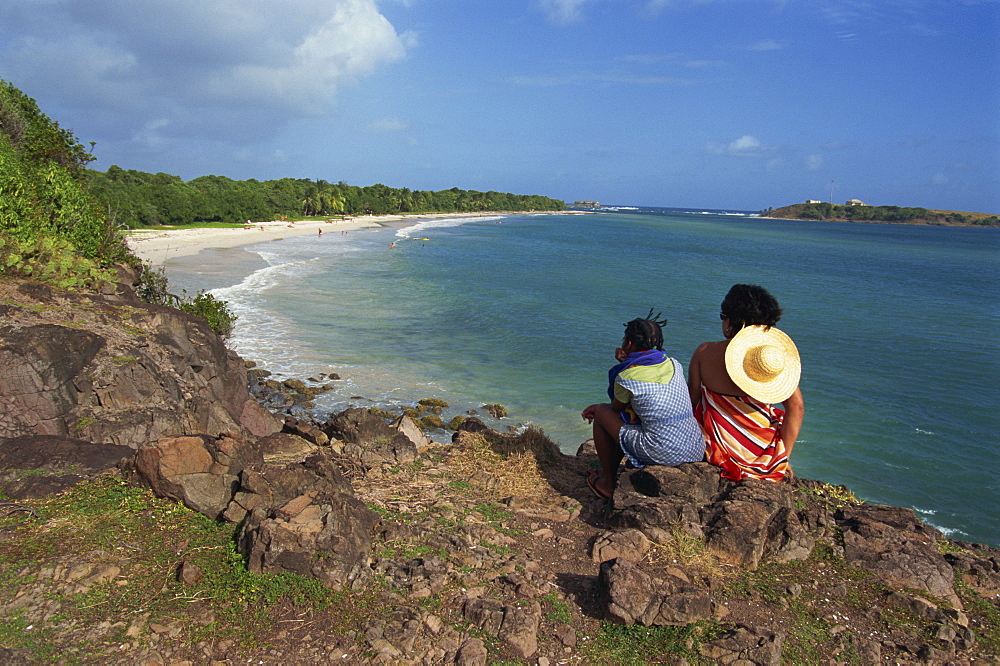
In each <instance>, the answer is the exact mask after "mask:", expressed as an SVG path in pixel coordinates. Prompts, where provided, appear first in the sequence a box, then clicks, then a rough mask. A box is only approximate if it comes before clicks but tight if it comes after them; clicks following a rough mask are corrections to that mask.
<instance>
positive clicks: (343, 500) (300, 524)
mask: <svg viewBox="0 0 1000 666" xmlns="http://www.w3.org/2000/svg"><path fill="white" fill-rule="evenodd" d="M377 522H378V514H376V513H375V512H374V511H372V510H371V509H369V508H368V507H366V506H365V505H364V503H362V502H361V501H360V500H358V499H356V498H355V497H353V496H351V495H348V494H345V493H336V492H334V493H330V492H316V491H311V492H307V493H304V494H302V495H299V496H298V497H296V498H294V499H292V500H290V501H289V502H287V503H286V504H284V505H283V506H280V507H278V508H276V509H273V510H268V509H266V508H263V507H261V508H256V509H254V510H253V511H252V512H251V513H250V515H249V516H248V517H247V519H246V521H245V522H244V523H243V526H242V527H241V529H240V533H239V545H240V551H241V552H243V553H244V554H246V555H247V559H248V562H247V564H248V568H249V569H250V571H252V572H254V573H280V572H283V571H288V572H292V573H297V574H300V575H302V576H309V577H312V578H316V579H318V580H319V581H320V582H321V583H323V584H324V585H326V586H327V587H330V588H333V589H343V588H352V589H358V588H360V587H362V586H364V584H365V583H367V581H368V580H369V579H370V578H371V575H372V572H371V568H370V567H369V560H370V556H369V551H370V548H371V534H372V528H373V527H374V526H375V524H376V523H377Z"/></svg>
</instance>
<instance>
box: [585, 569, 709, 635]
mask: <svg viewBox="0 0 1000 666" xmlns="http://www.w3.org/2000/svg"><path fill="white" fill-rule="evenodd" d="M691 578H692V577H691V576H688V575H686V574H685V573H684V571H683V569H681V568H675V569H674V570H672V571H668V575H667V576H666V577H662V578H661V577H653V576H651V575H650V574H647V573H646V572H644V571H642V570H641V569H640V568H639V567H637V566H636V565H635V564H634V563H633V562H631V561H629V560H626V559H624V558H617V559H614V560H609V561H607V562H604V563H603V564H602V565H601V572H600V586H601V590H602V594H603V597H604V600H605V608H606V615H607V617H608V619H610V620H614V621H616V622H620V623H622V624H626V625H632V624H641V625H643V626H645V627H651V626H665V625H675V626H679V625H686V624H691V623H692V622H698V621H700V620H706V619H708V618H710V617H712V597H711V594H710V592H709V591H708V590H707V589H704V588H701V587H698V586H696V585H693V584H692V583H691V582H690V580H691Z"/></svg>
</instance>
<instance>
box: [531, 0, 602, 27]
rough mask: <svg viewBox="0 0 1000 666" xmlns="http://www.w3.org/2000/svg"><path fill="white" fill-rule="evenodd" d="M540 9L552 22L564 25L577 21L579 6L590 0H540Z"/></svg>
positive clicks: (579, 17) (578, 18)
mask: <svg viewBox="0 0 1000 666" xmlns="http://www.w3.org/2000/svg"><path fill="white" fill-rule="evenodd" d="M540 2H541V6H542V9H543V10H544V11H545V13H546V14H548V16H549V20H551V21H552V22H553V23H558V24H560V25H565V24H567V23H574V22H576V21H579V20H580V19H581V18H582V16H581V14H580V7H582V6H583V5H585V4H586V3H588V2H590V0H540Z"/></svg>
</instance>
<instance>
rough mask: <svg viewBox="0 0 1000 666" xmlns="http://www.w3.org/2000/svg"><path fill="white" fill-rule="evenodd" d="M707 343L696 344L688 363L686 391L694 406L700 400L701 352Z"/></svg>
mask: <svg viewBox="0 0 1000 666" xmlns="http://www.w3.org/2000/svg"><path fill="white" fill-rule="evenodd" d="M706 344H707V343H704V342H703V343H702V344H700V345H698V348H697V349H695V350H694V354H692V355H691V362H690V363H689V364H688V393H690V394H691V406H692V407H696V406H697V405H698V403H699V402H701V352H702V350H703V349H705V345H706Z"/></svg>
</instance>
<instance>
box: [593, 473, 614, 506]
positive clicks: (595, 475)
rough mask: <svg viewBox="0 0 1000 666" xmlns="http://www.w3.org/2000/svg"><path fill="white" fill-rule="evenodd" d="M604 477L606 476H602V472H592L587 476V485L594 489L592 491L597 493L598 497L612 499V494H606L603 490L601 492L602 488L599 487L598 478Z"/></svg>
mask: <svg viewBox="0 0 1000 666" xmlns="http://www.w3.org/2000/svg"><path fill="white" fill-rule="evenodd" d="M603 478H604V477H602V476H601V475H600V474H597V473H596V472H595V473H593V474H591V475H590V476H588V477H587V486H589V487H590V490H591V491H592V492H593V493H594V494H595V495H597V497H598V498H600V499H602V500H609V499H611V495H605V494H604V493H602V492H601V491H600V490H599V489H598V488H597V480H598V479H603Z"/></svg>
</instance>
